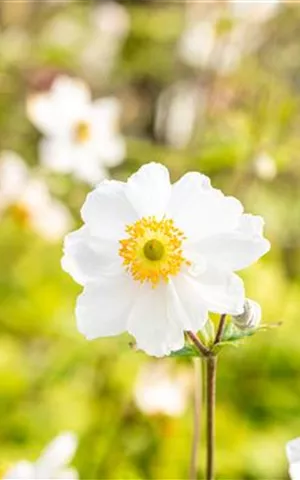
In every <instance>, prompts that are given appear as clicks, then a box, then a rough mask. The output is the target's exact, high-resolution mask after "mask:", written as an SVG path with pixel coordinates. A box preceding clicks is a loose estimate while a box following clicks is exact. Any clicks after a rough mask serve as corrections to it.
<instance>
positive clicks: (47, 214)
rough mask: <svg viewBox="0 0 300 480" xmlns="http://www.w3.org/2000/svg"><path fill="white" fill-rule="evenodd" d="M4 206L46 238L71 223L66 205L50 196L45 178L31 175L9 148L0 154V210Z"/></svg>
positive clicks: (55, 235)
mask: <svg viewBox="0 0 300 480" xmlns="http://www.w3.org/2000/svg"><path fill="white" fill-rule="evenodd" d="M7 210H9V211H10V212H11V214H12V215H13V216H14V218H15V219H16V220H17V221H19V222H20V223H24V224H26V225H27V224H28V225H29V226H30V227H31V228H32V229H33V230H35V231H36V232H37V233H38V234H39V235H41V236H42V237H44V238H46V239H47V240H49V241H57V240H60V239H61V238H62V236H63V235H65V233H66V232H67V231H68V230H69V229H70V227H71V225H72V221H71V215H70V213H69V211H68V209H67V208H66V207H65V206H64V205H63V204H62V203H61V202H59V201H58V200H55V199H53V198H52V197H51V195H50V193H49V190H48V188H47V185H46V183H45V181H44V180H42V179H40V178H37V177H35V176H34V175H32V173H31V172H30V170H29V168H28V167H27V165H26V163H25V162H24V161H23V159H22V158H21V157H20V156H19V155H17V154H16V153H14V152H12V151H4V152H2V153H1V155H0V214H1V215H3V214H4V213H5V212H6V211H7Z"/></svg>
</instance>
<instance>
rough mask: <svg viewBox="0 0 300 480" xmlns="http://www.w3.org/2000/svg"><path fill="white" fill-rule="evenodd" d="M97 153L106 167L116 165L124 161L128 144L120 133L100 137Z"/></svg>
mask: <svg viewBox="0 0 300 480" xmlns="http://www.w3.org/2000/svg"><path fill="white" fill-rule="evenodd" d="M96 147H97V149H96V150H97V154H98V156H99V158H100V159H101V161H102V162H103V164H104V165H105V166H106V167H116V166H117V165H120V163H122V162H123V160H124V158H125V154H126V144H125V141H124V139H123V138H122V137H121V136H120V135H110V136H106V137H104V138H101V137H98V145H97V146H96Z"/></svg>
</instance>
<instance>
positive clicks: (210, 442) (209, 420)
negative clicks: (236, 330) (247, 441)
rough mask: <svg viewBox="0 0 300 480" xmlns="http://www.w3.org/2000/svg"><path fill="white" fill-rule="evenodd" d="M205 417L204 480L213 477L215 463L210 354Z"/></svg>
mask: <svg viewBox="0 0 300 480" xmlns="http://www.w3.org/2000/svg"><path fill="white" fill-rule="evenodd" d="M206 372H207V374H206V382H207V384H206V388H207V398H206V402H207V417H206V439H207V444H206V448H207V456H206V480H213V479H214V465H215V409H216V377H217V357H216V356H215V355H210V356H208V357H207V359H206Z"/></svg>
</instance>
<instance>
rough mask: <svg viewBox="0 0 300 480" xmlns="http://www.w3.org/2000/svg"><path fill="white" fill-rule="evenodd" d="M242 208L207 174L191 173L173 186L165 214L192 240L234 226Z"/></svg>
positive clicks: (227, 229)
mask: <svg viewBox="0 0 300 480" xmlns="http://www.w3.org/2000/svg"><path fill="white" fill-rule="evenodd" d="M242 211H243V207H242V205H241V203H240V202H239V201H238V200H237V199H236V198H234V197H226V196H224V195H223V194H222V192H221V191H220V190H216V189H214V188H212V187H211V185H210V181H209V179H208V178H207V177H205V176H204V175H201V174H200V173H196V172H192V173H188V174H186V175H184V176H183V177H182V178H181V179H180V180H179V181H178V182H176V183H175V184H174V185H173V187H172V196H171V201H170V204H169V206H168V210H167V215H168V216H170V217H171V218H173V219H174V221H175V224H176V226H177V227H179V228H180V229H182V230H183V232H184V233H185V235H186V236H187V238H188V240H192V241H195V240H197V239H199V238H203V237H207V236H209V235H213V234H215V233H220V232H226V231H231V230H232V229H234V228H236V227H237V224H238V221H239V217H240V215H241V214H242Z"/></svg>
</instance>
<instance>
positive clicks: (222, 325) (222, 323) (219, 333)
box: [214, 313, 226, 345]
mask: <svg viewBox="0 0 300 480" xmlns="http://www.w3.org/2000/svg"><path fill="white" fill-rule="evenodd" d="M225 323H226V313H223V315H221V317H220V323H219V326H218V330H217V334H216V338H215V342H214V344H215V345H216V344H217V343H219V342H220V341H221V340H222V336H223V332H224V328H225Z"/></svg>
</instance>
